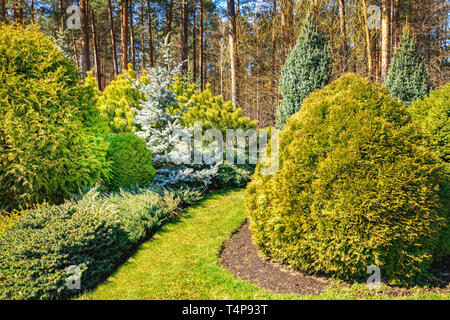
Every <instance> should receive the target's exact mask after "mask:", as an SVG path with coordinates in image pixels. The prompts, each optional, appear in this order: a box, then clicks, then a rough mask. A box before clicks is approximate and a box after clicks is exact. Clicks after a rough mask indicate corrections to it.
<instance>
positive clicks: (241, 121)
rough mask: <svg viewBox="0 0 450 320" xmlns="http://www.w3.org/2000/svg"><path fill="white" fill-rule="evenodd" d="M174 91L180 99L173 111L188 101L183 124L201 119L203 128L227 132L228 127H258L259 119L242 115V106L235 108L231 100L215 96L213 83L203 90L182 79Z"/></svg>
mask: <svg viewBox="0 0 450 320" xmlns="http://www.w3.org/2000/svg"><path fill="white" fill-rule="evenodd" d="M174 93H175V94H176V95H177V99H178V100H179V101H180V103H179V104H178V106H174V107H172V108H173V109H172V112H176V111H179V110H180V109H181V108H182V107H183V106H184V105H185V104H186V103H187V102H188V101H192V102H191V103H190V104H189V107H188V108H189V110H188V111H187V112H185V113H183V115H182V120H183V125H184V126H186V127H192V126H194V122H195V121H201V122H202V127H203V130H208V129H212V128H214V129H218V130H220V131H221V132H222V133H224V134H225V131H226V130H227V129H237V128H241V129H243V130H247V129H250V128H256V126H257V124H258V123H257V121H251V120H250V119H249V118H248V117H244V116H242V110H241V108H233V105H232V104H231V101H227V102H225V101H223V99H222V96H220V95H219V96H214V95H213V92H212V90H211V85H210V84H208V85H207V86H206V89H205V90H203V91H200V90H197V89H195V84H190V85H189V84H186V83H184V82H182V81H181V80H178V81H176V82H175V83H174Z"/></svg>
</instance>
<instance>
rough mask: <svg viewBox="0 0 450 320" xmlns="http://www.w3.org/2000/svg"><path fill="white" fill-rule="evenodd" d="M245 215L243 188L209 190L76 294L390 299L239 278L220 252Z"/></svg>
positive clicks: (89, 296) (104, 296)
mask: <svg viewBox="0 0 450 320" xmlns="http://www.w3.org/2000/svg"><path fill="white" fill-rule="evenodd" d="M245 217H246V215H245V208H244V190H242V189H240V190H239V189H238V190H236V189H235V190H227V191H219V192H216V193H214V194H212V195H209V196H208V197H206V198H205V199H204V200H202V201H201V202H199V203H198V204H196V205H193V206H191V207H189V208H187V209H186V211H185V212H184V213H183V214H182V217H181V219H180V220H179V221H175V222H171V223H168V224H166V225H164V226H163V227H162V228H161V229H160V230H159V231H157V232H156V233H155V234H154V236H153V237H152V238H151V239H149V240H148V241H147V242H145V243H143V244H142V245H141V246H140V248H139V249H138V250H137V252H136V253H135V254H134V255H133V256H131V257H130V258H129V259H128V261H127V262H125V263H124V264H123V265H122V266H120V267H119V268H118V269H117V271H116V272H115V273H114V274H113V275H112V276H110V277H109V278H108V279H107V280H106V281H105V282H104V283H102V284H101V285H100V286H98V287H97V288H96V289H95V290H92V291H90V292H86V293H84V294H83V295H81V296H80V297H78V299H82V300H90V299H94V300H153V299H154V300H168V299H174V300H177V299H186V300H199V299H202V300H203V299H204V300H215V299H224V300H234V299H243V300H245V299H256V300H257V299H355V298H365V299H392V297H387V296H380V295H376V296H364V294H363V296H361V293H362V291H365V290H364V289H363V288H362V286H359V287H353V288H347V289H343V288H340V287H339V285H337V286H336V287H333V288H330V289H328V290H326V291H325V292H324V293H322V294H321V295H320V296H313V295H306V296H298V295H293V294H292V295H288V294H275V293H271V292H269V291H267V290H264V289H261V288H259V287H257V286H256V285H253V284H251V283H249V282H246V281H244V280H238V279H237V278H235V276H234V275H233V274H232V273H231V272H230V271H228V270H226V269H224V268H222V267H221V266H220V258H219V255H220V252H221V251H222V248H223V245H224V243H225V241H226V240H227V239H229V238H230V236H231V235H232V234H233V232H235V231H236V230H237V229H238V228H239V227H240V226H242V225H243V223H244V222H245ZM366 294H367V292H366ZM398 298H400V299H449V298H450V295H448V294H445V295H442V294H417V295H413V296H407V297H398ZM398 298H397V299H398Z"/></svg>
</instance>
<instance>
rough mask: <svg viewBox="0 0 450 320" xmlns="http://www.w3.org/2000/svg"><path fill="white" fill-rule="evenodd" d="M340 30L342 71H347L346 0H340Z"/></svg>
mask: <svg viewBox="0 0 450 320" xmlns="http://www.w3.org/2000/svg"><path fill="white" fill-rule="evenodd" d="M339 30H340V33H341V57H342V62H341V63H342V64H343V65H342V66H341V67H342V73H344V72H346V71H347V53H348V46H347V32H346V26H345V0H339Z"/></svg>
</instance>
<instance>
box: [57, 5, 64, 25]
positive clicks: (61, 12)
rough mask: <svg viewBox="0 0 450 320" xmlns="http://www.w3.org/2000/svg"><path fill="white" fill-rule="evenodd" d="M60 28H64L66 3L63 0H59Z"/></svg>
mask: <svg viewBox="0 0 450 320" xmlns="http://www.w3.org/2000/svg"><path fill="white" fill-rule="evenodd" d="M58 9H59V12H58V15H59V29H60V30H61V31H63V30H64V5H63V0H58Z"/></svg>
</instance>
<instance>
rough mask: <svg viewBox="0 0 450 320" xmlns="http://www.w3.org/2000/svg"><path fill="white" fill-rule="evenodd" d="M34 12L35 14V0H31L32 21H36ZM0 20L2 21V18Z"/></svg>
mask: <svg viewBox="0 0 450 320" xmlns="http://www.w3.org/2000/svg"><path fill="white" fill-rule="evenodd" d="M34 14H35V12H34V0H31V3H30V15H31V21H32V22H33V23H34ZM0 21H1V19H0Z"/></svg>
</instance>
